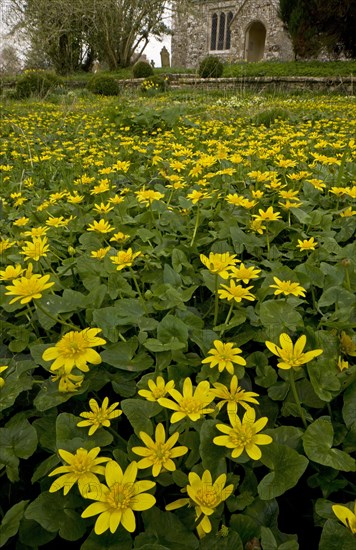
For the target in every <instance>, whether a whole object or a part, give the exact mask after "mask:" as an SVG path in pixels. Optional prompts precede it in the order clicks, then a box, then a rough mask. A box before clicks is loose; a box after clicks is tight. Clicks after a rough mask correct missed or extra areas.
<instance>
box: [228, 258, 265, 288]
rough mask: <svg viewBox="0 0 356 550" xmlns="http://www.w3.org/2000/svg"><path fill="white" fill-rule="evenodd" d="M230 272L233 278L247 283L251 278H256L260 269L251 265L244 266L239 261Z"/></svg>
mask: <svg viewBox="0 0 356 550" xmlns="http://www.w3.org/2000/svg"><path fill="white" fill-rule="evenodd" d="M231 273H232V276H233V278H234V279H236V280H237V281H242V282H243V283H245V284H246V285H247V284H248V283H249V282H250V280H251V279H258V276H259V273H261V270H260V269H257V268H256V267H253V266H251V267H245V265H244V264H243V263H241V264H240V265H239V266H238V267H233V268H232V269H231Z"/></svg>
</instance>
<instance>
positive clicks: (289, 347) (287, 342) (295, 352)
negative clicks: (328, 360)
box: [265, 333, 323, 370]
mask: <svg viewBox="0 0 356 550" xmlns="http://www.w3.org/2000/svg"><path fill="white" fill-rule="evenodd" d="M279 342H280V344H281V347H280V348H279V347H278V346H277V345H276V344H274V343H273V342H269V341H266V342H265V344H266V346H267V347H268V349H269V350H270V351H271V352H272V353H274V355H277V357H279V358H280V360H279V362H278V364H277V366H278V367H279V368H280V369H284V370H288V369H298V368H299V367H300V366H301V365H304V364H305V363H309V361H312V360H313V359H314V358H315V357H318V355H321V354H322V353H323V350H322V349H314V350H312V351H307V352H306V353H303V350H304V347H305V344H306V342H307V337H306V336H305V335H304V334H303V335H302V336H300V338H298V340H297V341H296V343H295V344H294V345H293V342H292V339H291V338H290V336H288V334H285V333H282V334H281V335H280V337H279Z"/></svg>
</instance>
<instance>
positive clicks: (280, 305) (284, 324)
mask: <svg viewBox="0 0 356 550" xmlns="http://www.w3.org/2000/svg"><path fill="white" fill-rule="evenodd" d="M260 319H261V323H262V325H263V326H265V327H268V328H269V330H270V331H273V333H274V335H279V334H280V333H281V332H283V331H286V330H289V331H295V330H296V329H297V327H298V326H302V325H303V319H302V316H301V315H300V313H298V311H296V310H295V308H294V307H293V306H292V305H290V304H288V303H286V302H285V301H281V300H267V301H266V302H263V303H262V304H261V307H260ZM269 338H273V335H272V334H271V335H270V336H269Z"/></svg>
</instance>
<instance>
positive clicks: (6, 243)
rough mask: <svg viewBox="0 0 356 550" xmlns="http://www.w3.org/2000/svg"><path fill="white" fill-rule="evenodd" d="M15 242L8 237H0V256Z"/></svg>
mask: <svg viewBox="0 0 356 550" xmlns="http://www.w3.org/2000/svg"><path fill="white" fill-rule="evenodd" d="M14 244H15V242H10V240H9V239H3V238H2V237H1V240H0V256H1V255H2V254H3V253H4V252H5V250H8V249H9V248H11V247H12V246H14Z"/></svg>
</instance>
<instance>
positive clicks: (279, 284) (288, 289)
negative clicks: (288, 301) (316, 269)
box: [269, 277, 306, 298]
mask: <svg viewBox="0 0 356 550" xmlns="http://www.w3.org/2000/svg"><path fill="white" fill-rule="evenodd" d="M273 280H274V282H275V283H276V284H275V285H269V286H270V288H276V289H277V290H275V291H274V294H275V295H276V296H278V295H279V294H284V295H285V296H289V294H292V295H293V296H302V297H303V298H304V297H305V293H306V290H305V288H303V287H302V286H300V284H299V283H292V281H281V280H280V279H278V277H273Z"/></svg>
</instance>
